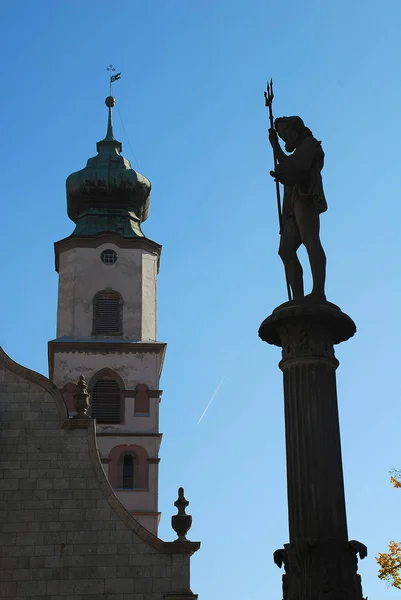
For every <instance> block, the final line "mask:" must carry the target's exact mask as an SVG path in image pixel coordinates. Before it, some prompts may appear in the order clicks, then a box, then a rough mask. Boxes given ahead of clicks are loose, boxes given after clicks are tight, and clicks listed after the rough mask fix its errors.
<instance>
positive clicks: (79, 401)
mask: <svg viewBox="0 0 401 600" xmlns="http://www.w3.org/2000/svg"><path fill="white" fill-rule="evenodd" d="M74 406H75V410H76V411H77V414H76V415H75V417H74V419H89V418H90V417H89V415H88V410H89V392H88V386H87V383H86V381H85V377H84V376H83V375H80V377H79V379H78V383H77V387H76V389H75V394H74Z"/></svg>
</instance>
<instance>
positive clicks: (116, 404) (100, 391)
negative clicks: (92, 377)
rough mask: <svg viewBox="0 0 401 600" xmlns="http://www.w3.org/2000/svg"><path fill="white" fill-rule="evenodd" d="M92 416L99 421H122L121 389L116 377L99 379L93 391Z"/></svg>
mask: <svg viewBox="0 0 401 600" xmlns="http://www.w3.org/2000/svg"><path fill="white" fill-rule="evenodd" d="M91 407H92V417H93V418H95V419H96V420H97V422H98V423H120V422H121V391H120V386H119V385H118V383H117V381H114V379H98V381H96V383H95V385H94V386H93V389H92V393H91Z"/></svg>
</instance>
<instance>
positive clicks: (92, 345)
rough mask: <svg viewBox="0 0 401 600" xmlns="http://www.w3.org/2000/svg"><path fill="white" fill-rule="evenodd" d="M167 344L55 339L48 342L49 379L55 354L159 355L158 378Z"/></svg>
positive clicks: (51, 375) (52, 375)
mask: <svg viewBox="0 0 401 600" xmlns="http://www.w3.org/2000/svg"><path fill="white" fill-rule="evenodd" d="M166 348H167V344H166V343H165V342H151V341H149V342H133V341H129V340H109V339H108V340H97V339H93V340H80V339H75V340H74V339H68V340H66V339H63V338H61V339H60V338H59V339H55V340H51V341H50V342H48V360H49V378H50V379H51V380H53V377H54V372H53V371H54V355H55V354H56V353H60V352H63V353H71V352H72V353H74V354H77V353H84V354H88V353H97V354H106V355H107V354H128V353H131V354H160V365H159V376H160V373H161V370H162V368H163V362H164V357H165V354H166Z"/></svg>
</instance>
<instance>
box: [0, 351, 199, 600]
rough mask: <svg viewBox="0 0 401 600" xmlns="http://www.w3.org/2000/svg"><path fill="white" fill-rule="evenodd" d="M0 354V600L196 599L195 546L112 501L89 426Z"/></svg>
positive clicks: (37, 378) (45, 384)
mask: <svg viewBox="0 0 401 600" xmlns="http://www.w3.org/2000/svg"><path fill="white" fill-rule="evenodd" d="M66 419H67V411H66V408H65V405H64V403H63V400H62V397H61V394H60V393H59V391H58V390H57V388H56V387H55V386H54V385H53V384H52V383H51V382H50V381H49V380H48V379H46V378H45V377H42V376H41V375H38V374H37V373H33V372H32V371H28V370H27V369H24V368H23V367H20V366H19V365H16V364H15V363H13V362H12V361H11V360H10V359H8V357H6V356H5V355H4V353H2V351H1V352H0V599H1V600H18V599H22V598H24V599H25V598H31V597H33V598H36V600H40V599H43V600H44V599H46V600H49V599H51V600H56V599H57V600H84V599H85V600H91V599H95V598H96V600H128V599H129V600H165V599H171V600H172V599H173V598H176V597H177V598H180V599H182V600H187V599H191V598H196V596H194V595H193V594H192V592H191V591H190V585H189V557H190V555H191V554H192V553H193V552H194V551H195V550H197V549H198V547H199V544H197V543H195V542H182V543H177V544H176V545H174V542H171V543H166V542H163V541H162V540H160V539H159V538H157V537H155V536H153V535H152V534H151V533H149V532H148V531H147V530H146V529H145V528H143V527H142V526H141V525H140V524H139V523H138V522H137V521H136V520H135V519H134V518H133V517H132V516H131V515H130V514H129V513H128V512H127V511H126V510H125V509H124V507H123V506H122V504H121V503H120V502H119V501H118V500H117V498H116V496H115V495H114V493H113V491H112V489H111V487H110V485H109V483H108V481H107V479H106V477H105V475H104V472H103V469H102V467H101V464H100V460H99V455H98V451H97V446H96V436H95V425H94V422H93V421H90V422H88V423H85V422H82V421H79V422H77V421H75V422H74V423H72V420H67V421H66Z"/></svg>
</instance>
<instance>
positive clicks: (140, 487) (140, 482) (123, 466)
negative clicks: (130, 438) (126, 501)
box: [109, 444, 149, 491]
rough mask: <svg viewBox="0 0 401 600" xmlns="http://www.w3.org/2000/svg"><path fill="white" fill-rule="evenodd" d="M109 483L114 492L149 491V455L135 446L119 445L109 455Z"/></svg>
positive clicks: (143, 449)
mask: <svg viewBox="0 0 401 600" xmlns="http://www.w3.org/2000/svg"><path fill="white" fill-rule="evenodd" d="M109 459H110V462H109V481H110V485H111V486H112V488H113V489H115V490H137V491H144V490H148V489H149V455H148V453H147V452H146V450H145V448H143V447H142V446H137V445H136V444H119V445H118V446H115V447H114V448H112V449H111V451H110V454H109Z"/></svg>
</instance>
